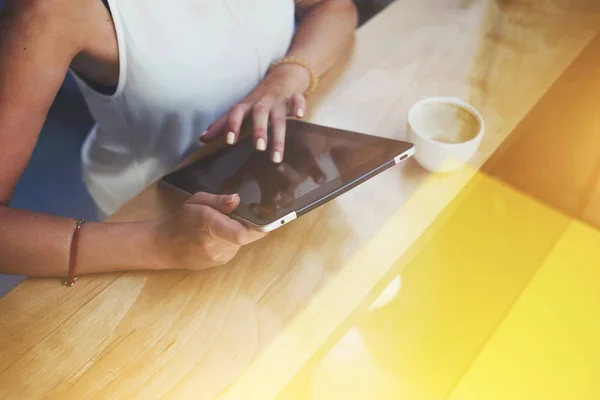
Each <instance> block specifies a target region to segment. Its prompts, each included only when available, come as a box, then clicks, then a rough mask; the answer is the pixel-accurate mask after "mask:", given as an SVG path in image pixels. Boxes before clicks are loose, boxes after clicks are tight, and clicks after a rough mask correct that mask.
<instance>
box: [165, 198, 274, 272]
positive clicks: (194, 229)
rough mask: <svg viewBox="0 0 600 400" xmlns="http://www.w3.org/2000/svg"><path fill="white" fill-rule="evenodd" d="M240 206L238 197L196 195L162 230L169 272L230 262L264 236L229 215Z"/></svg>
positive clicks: (169, 219) (166, 266) (171, 217)
mask: <svg viewBox="0 0 600 400" xmlns="http://www.w3.org/2000/svg"><path fill="white" fill-rule="evenodd" d="M239 204H240V198H239V196H238V195H226V196H215V195H211V194H208V193H196V194H195V195H194V196H193V197H192V198H190V199H189V200H188V201H187V202H186V203H185V204H184V205H183V206H182V207H181V208H180V209H179V210H178V211H177V212H176V213H175V214H173V215H172V216H170V217H168V218H166V219H164V220H162V221H161V222H160V223H159V225H158V227H157V233H158V235H157V236H158V238H159V239H158V243H159V253H160V254H161V255H162V257H161V260H162V264H163V267H164V268H165V269H190V270H202V269H207V268H210V267H214V266H219V265H223V264H226V263H228V262H229V261H231V260H232V259H233V257H234V256H235V255H236V254H237V252H238V251H239V250H240V248H241V247H242V246H244V245H247V244H249V243H252V242H254V241H256V240H259V239H261V238H263V237H264V236H265V234H264V233H260V232H257V231H254V230H252V229H250V228H247V227H245V226H244V225H242V224H241V223H240V222H238V221H236V220H233V219H231V218H230V217H228V216H227V214H230V213H231V212H233V211H234V210H235V209H236V208H237V207H238V205H239Z"/></svg>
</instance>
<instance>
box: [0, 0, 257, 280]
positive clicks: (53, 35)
mask: <svg viewBox="0 0 600 400" xmlns="http://www.w3.org/2000/svg"><path fill="white" fill-rule="evenodd" d="M98 7H100V8H98ZM98 10H100V11H98ZM97 11H98V12H106V11H105V10H104V9H103V6H102V3H101V2H100V1H97V0H53V1H51V2H49V1H47V0H27V1H23V0H14V1H12V2H10V3H9V5H8V8H7V9H5V10H4V11H3V12H2V14H1V15H0V273H11V274H21V275H30V276H56V277H61V276H66V275H67V272H68V265H69V249H70V246H71V237H72V234H73V230H74V228H75V221H73V220H70V219H67V218H60V217H54V216H49V215H44V214H39V213H33V212H28V211H23V210H16V209H12V208H9V207H8V205H9V203H10V200H11V197H12V193H13V191H14V188H15V186H16V183H17V181H18V179H19V177H20V175H21V174H22V172H23V170H24V168H25V167H26V165H27V163H28V160H29V158H30V156H31V153H32V150H33V147H34V146H35V143H36V141H37V138H38V135H39V132H40V130H41V127H42V125H43V123H44V120H45V118H46V114H47V112H48V109H49V108H50V105H51V104H52V101H53V99H54V97H55V96H56V93H57V91H58V89H59V87H60V85H61V83H62V81H63V79H64V76H65V74H66V72H67V69H68V67H69V64H70V62H71V60H72V59H73V57H74V56H75V55H76V54H77V53H79V52H81V51H91V52H93V51H95V50H96V49H94V43H96V42H95V40H96V39H97V38H98V36H97V35H96V34H95V32H96V30H95V25H94V24H103V23H105V22H106V18H97V16H98V14H94V13H95V12H97ZM111 29H112V28H111ZM49 167H51V166H49ZM230 200H231V201H230ZM238 203H239V199H235V198H234V199H227V198H225V197H217V196H208V195H198V196H195V197H194V198H192V199H191V200H190V201H189V202H188V203H187V204H186V205H185V206H184V207H182V208H181V209H180V210H179V211H178V213H176V214H175V215H173V216H171V217H170V218H167V219H165V220H163V221H149V222H141V223H129V224H100V223H90V224H86V225H84V226H83V228H82V230H81V234H80V241H79V247H78V253H77V273H78V274H86V273H97V272H107V271H116V270H136V269H158V268H173V267H177V268H194V269H197V268H205V267H208V266H212V265H218V264H221V263H223V262H226V261H228V260H229V259H231V257H233V255H234V254H235V253H236V252H237V250H238V249H239V247H240V245H243V244H246V243H249V242H251V241H253V240H256V239H258V238H259V237H260V236H261V235H258V234H254V233H252V232H249V231H248V229H247V228H244V227H243V226H242V225H241V224H239V223H237V222H235V221H233V220H231V219H230V218H229V217H227V216H226V215H225V214H226V213H229V212H232V211H233V209H235V207H236V206H237V204H238Z"/></svg>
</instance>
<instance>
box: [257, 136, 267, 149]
mask: <svg viewBox="0 0 600 400" xmlns="http://www.w3.org/2000/svg"><path fill="white" fill-rule="evenodd" d="M266 149H267V143H266V142H265V139H263V138H259V139H258V140H257V141H256V150H260V151H265V150H266Z"/></svg>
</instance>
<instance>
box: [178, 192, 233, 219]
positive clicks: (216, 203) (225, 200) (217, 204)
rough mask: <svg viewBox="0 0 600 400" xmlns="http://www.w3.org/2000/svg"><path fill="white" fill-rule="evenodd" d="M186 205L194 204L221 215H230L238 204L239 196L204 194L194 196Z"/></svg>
mask: <svg viewBox="0 0 600 400" xmlns="http://www.w3.org/2000/svg"><path fill="white" fill-rule="evenodd" d="M186 203H188V204H196V205H199V206H209V207H211V208H214V209H215V210H217V211H220V212H222V213H223V214H229V213H232V212H233V211H234V210H235V209H236V208H237V206H238V205H239V204H240V196H238V195H237V194H231V195H216V194H211V193H205V192H198V193H196V194H194V195H193V196H192V197H190V198H189V200H188V201H187V202H186Z"/></svg>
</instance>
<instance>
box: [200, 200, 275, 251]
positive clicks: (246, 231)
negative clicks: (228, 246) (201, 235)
mask: <svg viewBox="0 0 600 400" xmlns="http://www.w3.org/2000/svg"><path fill="white" fill-rule="evenodd" d="M200 207H202V208H201V209H200V210H201V213H202V223H203V224H204V227H205V229H206V232H208V233H209V234H210V235H211V236H212V237H214V238H217V239H221V240H225V241H227V242H229V243H232V244H235V245H238V246H245V245H247V244H250V243H252V242H255V241H257V240H259V239H261V238H263V237H265V234H264V233H261V232H257V231H254V230H252V229H250V228H247V227H245V226H244V225H242V224H241V223H240V222H238V221H236V220H234V219H231V218H230V217H228V216H227V215H225V214H223V213H221V212H219V211H217V210H215V209H214V208H211V207H207V206H200Z"/></svg>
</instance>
